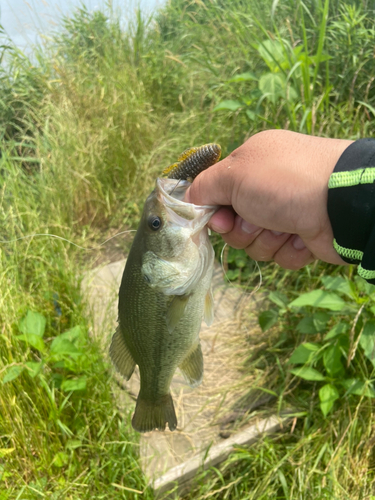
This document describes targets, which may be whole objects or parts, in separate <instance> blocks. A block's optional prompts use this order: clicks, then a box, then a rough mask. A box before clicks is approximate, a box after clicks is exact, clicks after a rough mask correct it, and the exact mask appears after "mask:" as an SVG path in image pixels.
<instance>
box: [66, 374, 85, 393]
mask: <svg viewBox="0 0 375 500" xmlns="http://www.w3.org/2000/svg"><path fill="white" fill-rule="evenodd" d="M86 381H87V379H86V377H80V378H76V379H68V380H64V381H63V382H62V384H61V389H62V390H63V391H68V392H70V391H83V390H84V389H86Z"/></svg>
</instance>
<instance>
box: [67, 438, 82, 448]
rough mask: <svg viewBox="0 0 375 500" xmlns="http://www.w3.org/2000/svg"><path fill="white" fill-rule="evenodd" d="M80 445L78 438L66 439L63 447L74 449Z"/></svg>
mask: <svg viewBox="0 0 375 500" xmlns="http://www.w3.org/2000/svg"><path fill="white" fill-rule="evenodd" d="M81 446H82V441H80V440H79V439H68V441H67V442H66V445H65V448H66V449H68V450H75V449H76V448H80V447H81Z"/></svg>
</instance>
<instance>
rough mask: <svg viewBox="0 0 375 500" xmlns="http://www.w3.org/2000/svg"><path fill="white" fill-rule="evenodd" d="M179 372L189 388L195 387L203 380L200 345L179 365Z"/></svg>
mask: <svg viewBox="0 0 375 500" xmlns="http://www.w3.org/2000/svg"><path fill="white" fill-rule="evenodd" d="M180 370H181V371H182V373H183V375H184V377H185V378H186V380H187V382H188V384H189V385H190V386H191V387H196V386H197V385H199V384H200V383H201V382H202V379H203V354H202V349H201V345H200V343H199V344H198V345H197V346H196V347H195V349H194V350H193V351H192V352H191V353H190V354H188V356H187V357H186V358H185V359H184V361H183V362H182V363H181V364H180Z"/></svg>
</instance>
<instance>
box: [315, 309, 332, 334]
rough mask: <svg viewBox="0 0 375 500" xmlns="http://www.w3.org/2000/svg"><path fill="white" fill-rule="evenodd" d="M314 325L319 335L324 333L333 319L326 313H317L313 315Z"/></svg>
mask: <svg viewBox="0 0 375 500" xmlns="http://www.w3.org/2000/svg"><path fill="white" fill-rule="evenodd" d="M312 319H313V323H314V326H315V328H316V331H317V332H318V333H322V332H323V331H324V330H325V329H326V325H327V323H328V321H329V320H330V319H331V315H330V314H328V313H326V312H324V311H320V312H316V313H314V314H313V317H312Z"/></svg>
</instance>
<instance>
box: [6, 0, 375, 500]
mask: <svg viewBox="0 0 375 500" xmlns="http://www.w3.org/2000/svg"><path fill="white" fill-rule="evenodd" d="M367 9H369V6H368V5H367V3H366V2H362V3H359V2H354V3H353V2H338V1H330V2H329V1H328V0H326V1H324V2H321V1H316V2H313V3H311V4H306V3H302V2H297V3H295V2H291V1H289V0H283V1H281V0H280V1H279V2H274V1H273V2H271V1H266V2H262V3H259V2H255V1H254V2H252V1H249V2H242V1H240V0H238V1H237V0H235V1H233V2H231V4H230V8H229V7H228V5H227V4H226V3H225V2H222V1H220V0H216V1H214V0H212V1H209V2H200V1H199V2H198V0H196V1H192V2H186V1H185V0H174V1H171V2H170V3H168V4H167V5H166V6H165V7H163V8H162V9H160V10H159V11H158V13H156V14H155V16H154V17H153V18H152V19H151V18H147V17H145V16H144V15H143V14H142V13H141V12H138V13H137V15H136V16H135V17H134V18H133V19H132V22H131V23H130V24H129V25H128V26H127V27H126V28H124V27H122V26H121V23H120V21H118V20H117V19H116V18H115V17H114V16H112V15H111V16H109V19H107V17H106V13H103V12H98V11H97V12H95V13H89V12H88V11H87V10H86V9H85V8H84V7H81V8H80V9H79V10H78V11H77V12H76V13H75V15H74V16H73V17H72V18H70V19H65V20H63V22H62V26H61V29H60V31H59V32H56V34H55V36H54V38H53V40H52V41H51V42H50V43H49V44H48V46H46V47H43V48H39V49H37V48H36V49H35V53H34V54H33V59H32V61H31V60H30V59H28V58H27V57H26V56H25V55H23V54H22V53H20V52H19V51H18V50H17V49H15V48H14V47H11V44H10V43H9V41H7V40H6V38H5V35H3V44H2V49H1V50H2V51H3V54H2V56H3V59H2V61H3V62H2V66H1V67H0V95H1V99H0V134H1V138H2V151H1V158H0V200H1V203H0V239H1V240H2V242H1V243H0V290H1V295H0V376H1V377H2V385H1V391H0V407H1V412H0V498H1V499H4V500H5V499H34V498H35V499H39V498H44V497H46V498H51V499H53V498H55V499H58V498H64V499H65V498H66V499H85V498H95V499H99V498H106V499H110V498H126V499H130V498H134V499H136V498H145V499H147V498H152V497H153V496H152V492H151V491H150V490H149V489H147V487H146V484H145V479H144V478H143V476H142V473H141V470H140V466H139V461H138V444H137V443H138V437H137V435H136V434H135V433H134V432H133V431H132V429H131V426H130V414H128V413H125V415H124V414H123V413H121V414H120V412H119V411H118V410H117V409H116V407H115V404H114V401H113V396H112V393H111V390H110V381H111V371H110V367H109V366H108V365H107V364H106V362H105V361H104V360H102V357H101V354H100V348H99V346H98V345H96V344H95V343H93V341H92V340H90V337H89V330H90V318H87V317H86V315H85V313H84V303H83V298H82V296H81V291H80V279H81V278H80V277H81V276H82V275H83V273H84V272H85V270H87V269H88V268H90V267H91V266H92V265H94V262H95V261H96V260H97V259H98V258H101V260H103V259H105V258H106V253H105V252H103V255H100V252H99V251H96V252H93V251H91V252H88V251H82V250H79V249H77V248H76V247H74V246H72V245H70V244H68V243H66V242H63V241H59V240H56V239H52V238H47V237H30V238H29V237H28V238H26V239H18V238H23V237H24V236H28V235H32V234H34V233H49V234H52V233H53V234H56V235H58V236H61V237H64V238H67V239H69V240H72V241H74V242H75V243H77V244H79V245H82V246H84V247H93V246H96V245H97V244H98V243H100V242H102V241H104V240H105V239H106V238H107V237H109V236H112V235H113V234H115V233H117V232H120V231H123V230H126V229H129V228H134V227H136V224H137V221H138V218H139V214H140V211H141V209H142V204H143V202H144V199H145V196H146V195H147V194H148V193H149V192H150V190H151V188H152V185H153V183H154V179H155V177H156V176H157V175H158V173H159V172H160V171H161V170H162V169H163V168H164V167H165V165H166V164H169V163H171V162H172V161H174V160H175V159H176V157H177V156H178V154H179V153H180V152H181V151H183V150H184V149H185V148H186V147H189V146H191V145H199V144H204V143H205V142H210V141H217V142H219V143H220V144H221V145H222V147H223V151H224V154H225V155H226V154H228V153H229V152H230V151H232V150H233V149H234V148H235V147H237V146H238V145H239V144H241V143H242V142H243V141H244V140H245V139H246V138H247V137H248V136H250V135H252V134H254V133H256V132H257V131H260V130H263V129H265V128H289V129H292V130H297V131H301V132H307V133H312V134H320V135H325V136H329V137H345V138H352V139H355V138H358V137H362V136H371V135H373V133H374V120H373V115H374V114H375V112H374V109H375V102H374V101H375V94H374V85H373V74H374V72H373V42H374V36H375V26H374V21H373V16H372V15H371V11H369V10H367ZM5 62H6V64H5ZM4 240H11V242H10V243H4ZM128 247H129V239H126V238H123V237H122V238H121V240H120V242H119V243H118V248H119V250H120V251H121V252H123V253H126V251H127V249H128ZM217 247H218V251H219V247H220V243H217ZM229 255H230V262H229V267H230V270H231V271H232V276H233V277H234V278H235V277H237V278H238V277H239V276H240V277H242V278H243V279H245V278H246V276H249V275H250V273H251V272H252V264H251V263H249V262H248V261H247V260H246V259H245V260H244V259H243V256H241V255H239V254H238V253H236V252H233V253H231V254H229ZM262 270H263V274H264V288H263V290H264V291H265V292H266V293H267V294H269V295H268V296H269V297H270V306H269V309H275V304H274V303H273V302H272V300H271V299H272V297H275V295H273V296H272V295H271V292H273V293H283V294H285V296H286V297H287V300H288V301H289V302H290V301H291V300H293V299H294V298H296V297H298V296H301V295H302V294H304V293H305V292H307V291H311V290H314V289H320V288H322V277H324V276H338V275H346V276H347V277H348V278H349V280H350V281H353V270H350V269H349V270H345V271H344V270H341V269H339V268H334V267H333V266H325V265H314V266H309V267H308V268H306V269H304V270H302V271H300V272H294V273H292V272H290V271H283V270H281V269H279V268H277V266H275V265H273V264H268V265H262ZM338 293H339V292H338ZM340 293H341V292H340ZM358 293H359V295H358V297H359V299H361V298H363V297H366V296H370V295H371V291H367V292H363V291H361V292H358ZM359 299H358V300H359ZM345 300H346V301H348V304H349V305H348V307H349V308H351V309H350V311H349V312H348V313H347V314H342V315H335V314H333V315H332V316H330V319H329V322H331V323H328V324H333V323H335V322H337V321H339V322H342V323H347V324H348V325H349V328H352V326H353V324H354V319H355V316H356V313H357V311H358V309H359V308H360V307H361V302H360V301H359V302H358V301H356V300H354V299H353V298H351V299H350V300H349V299H347V298H346V299H345ZM371 300H372V299H371V298H370V299H369V302H368V305H366V307H368V311H367V312H366V314H367V316H366V314H364V318H365V319H364V320H363V322H362V323H361V322H359V323H358V326H357V324H356V325H354V327H353V332H354V337H353V338H354V339H356V338H359V336H360V335H361V328H362V326H363V325H365V321H370V320H369V318H370V316H369V315H370V313H371V307H372V306H371V303H370V302H371ZM366 304H367V303H366ZM309 307H310V306H307V309H302V310H299V311H297V312H296V311H293V310H290V309H288V310H287V311H286V312H285V313H282V312H280V311H281V309H282V308H281V306H277V307H276V316H277V323H274V324H273V326H272V329H270V330H267V332H268V333H269V342H268V343H267V345H265V348H264V350H263V351H261V352H260V353H257V355H256V356H255V357H254V356H252V349H253V348H254V347H253V346H251V345H249V361H248V363H247V364H246V370H249V371H257V370H258V371H261V372H264V373H265V374H266V375H267V374H272V375H273V377H272V380H273V382H272V383H273V385H272V389H273V390H275V391H276V392H277V394H278V407H279V408H283V407H284V406H286V405H291V404H292V405H294V406H295V407H296V408H298V409H299V412H300V413H299V417H298V418H297V420H296V422H295V425H294V427H293V432H291V431H290V430H288V432H285V433H281V434H280V435H275V436H273V437H268V438H264V439H263V440H262V441H261V442H259V443H258V444H256V445H255V446H254V447H252V448H251V449H250V450H247V449H238V450H236V452H235V453H234V454H232V455H231V457H230V458H229V460H228V461H227V462H226V463H225V464H224V466H223V467H222V468H221V469H220V471H219V470H214V471H210V473H204V474H203V473H202V475H201V476H200V477H199V478H198V479H197V481H196V484H195V486H194V489H193V490H192V493H191V495H190V497H191V498H197V499H204V498H211V497H212V498H217V499H219V498H220V499H221V498H226V499H227V498H228V499H245V498H246V499H250V498H253V499H262V498H280V499H308V498H314V499H318V498H322V499H324V498H327V499H328V498H329V499H333V498H334V499H336V498H337V499H340V500H341V499H347V498H350V499H371V498H372V496H371V495H373V488H374V473H373V470H374V465H375V464H374V455H373V450H372V448H373V440H374V431H373V425H372V419H373V414H374V411H373V408H372V401H373V400H372V399H371V398H369V397H366V396H364V395H362V396H361V395H358V394H354V393H352V394H350V392H345V391H343V390H342V389H340V391H341V392H340V399H339V400H337V401H336V402H335V404H334V406H333V407H332V409H331V411H330V412H329V413H328V414H327V415H326V416H323V414H322V411H321V409H320V406H319V405H320V401H319V390H320V388H321V384H319V383H318V382H314V381H306V380H303V379H300V378H298V377H293V376H292V375H291V374H290V366H289V365H288V360H289V358H290V356H291V354H292V353H293V351H294V350H295V348H296V346H298V345H299V344H301V343H303V342H306V341H309V342H312V343H314V342H315V343H324V338H323V337H322V334H321V333H320V332H316V333H315V334H314V335H312V334H303V333H300V332H299V331H298V330H297V326H298V324H299V321H300V320H301V319H303V317H305V316H306V315H313V314H315V312H316V309H314V308H311V307H310V309H309ZM28 311H29V312H30V313H29V316H27V314H28ZM36 313H38V314H39V316H38V315H37V316H35V314H36ZM30 314H34V316H30ZM271 314H274V313H271ZM276 316H275V315H274V317H275V318H276ZM27 317H29V318H31V317H33V318H34V319H35V318H39V320H37V319H35V321H36V322H37V321H39V323H38V324H40V322H42V323H43V321H44V320H45V323H46V324H45V328H44V329H43V332H42V330H40V331H39V330H37V326H35V325H36V323H35V325H34V326H32V327H30V328H34V327H35V328H36V330H35V331H37V333H32V332H31V335H30V332H26V333H25V331H24V330H25V328H24V326H23V325H24V324H25V321H29V320H25V319H24V318H27ZM40 318H44V320H42V319H40ZM30 321H31V320H30ZM33 321H34V320H33ZM361 321H362V320H361ZM32 324H34V323H32ZM38 328H39V327H38ZM327 328H328V327H327ZM72 331H73V332H75V333H74V334H72V333H71V332H72ZM41 332H42V333H41ZM110 333H111V332H103V335H107V334H108V335H109V334H110ZM25 335H26V336H25ZM35 335H36V337H35ZM75 335H77V336H75ZM56 339H57V340H56ZM61 339H65V340H67V339H70V340H69V344H66V343H65V344H64V345H65V350H61V349H62V348H61V346H62V345H63V343H62V341H61ZM59 343H60V351H59V349H58V347H57V346H58V345H59ZM324 345H325V344H324ZM66 346H69V349H68V348H67V347H66ZM345 349H346V348H343V354H342V360H343V362H344V361H345V359H344V354H345V352H346V353H347V352H348V351H345ZM316 363H317V364H316V365H314V366H316V367H319V366H320V365H319V363H322V361H321V360H317V361H316ZM344 364H345V363H344ZM324 368H326V367H324ZM322 369H323V368H322ZM345 377H347V378H349V377H350V378H351V379H353V378H358V379H359V378H361V379H363V378H364V379H366V380H368V381H370V382H371V381H372V377H373V366H372V364H371V362H370V361H369V359H367V357H366V356H365V354H364V350H363V348H362V347H361V346H360V347H359V348H358V352H357V353H356V357H355V358H354V359H353V362H352V363H351V365H350V367H349V368H346V369H345V372H344V375H343V378H345ZM330 380H331V379H330ZM332 380H333V382H332V383H336V382H334V380H335V379H334V378H332ZM330 383H331V382H330ZM371 383H372V382H371ZM357 392H358V391H357ZM140 492H143V493H140Z"/></svg>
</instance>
